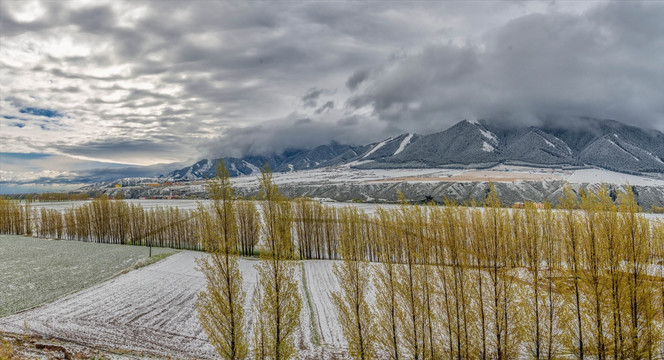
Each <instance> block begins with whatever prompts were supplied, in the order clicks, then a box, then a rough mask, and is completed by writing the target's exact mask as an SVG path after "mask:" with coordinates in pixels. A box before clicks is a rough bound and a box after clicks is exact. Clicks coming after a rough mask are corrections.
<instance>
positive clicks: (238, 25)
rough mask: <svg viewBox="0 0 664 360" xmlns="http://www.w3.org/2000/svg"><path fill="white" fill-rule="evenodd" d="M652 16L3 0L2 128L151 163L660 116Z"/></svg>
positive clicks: (560, 7) (91, 157)
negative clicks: (572, 120) (471, 122)
mask: <svg viewBox="0 0 664 360" xmlns="http://www.w3.org/2000/svg"><path fill="white" fill-rule="evenodd" d="M663 18H664V3H661V2H655V1H650V2H636V1H635V2H632V1H630V2H562V1H560V2H559V1H542V2H522V1H506V2H472V3H463V2H417V3H410V2H408V3H407V2H403V3H401V2H387V3H376V2H369V3H357V2H324V3H311V2H287V3H283V2H279V3H264V2H260V3H259V2H248V3H244V2H243V3H236V2H215V1H192V2H170V1H167V2H164V1H125V2H123V1H119V2H118V1H108V2H100V1H90V2H85V1H84V2H72V1H66V2H52V1H41V2H40V1H5V2H3V3H2V6H1V7H0V41H1V42H2V46H1V47H0V67H1V68H0V78H2V81H1V82H0V92H1V93H2V96H1V97H0V141H1V142H2V145H3V148H2V151H3V152H11V153H38V154H49V155H59V156H65V157H70V158H75V159H79V160H85V161H101V162H105V163H120V164H129V165H151V164H157V163H170V162H176V161H189V160H194V159H198V158H202V157H206V156H214V157H217V156H221V155H223V156H240V155H245V154H248V153H263V152H269V151H281V150H283V149H285V148H288V147H307V146H314V145H318V144H321V143H325V142H329V141H331V140H337V141H340V142H343V143H365V142H370V141H376V140H380V139H382V138H385V137H386V136H391V135H395V134H398V133H404V132H419V133H427V132H432V131H440V130H443V129H445V128H447V127H449V126H450V125H452V124H454V123H456V122H457V121H459V120H461V119H464V118H468V119H479V118H486V119H494V120H498V121H501V120H502V121H509V122H515V121H516V122H522V123H540V122H542V121H544V120H553V121H564V120H565V119H566V118H569V117H573V116H577V115H582V116H591V117H597V118H613V119H617V120H620V121H623V122H625V123H628V124H633V125H637V126H642V127H647V128H656V129H659V130H664V115H663V114H664V102H662V101H661V94H662V91H663V90H664V89H662V79H664V67H663V66H662V65H661V59H662V58H664V37H662V36H661V34H663V33H664V22H662V21H661V20H662V19H663ZM0 159H1V158H0ZM3 170H4V169H3ZM15 170H16V171H17V172H20V171H21V170H20V169H18V168H17V169H15ZM24 170H25V171H27V170H26V169H24ZM62 170H63V171H67V170H69V169H68V168H64V169H62ZM6 171H7V170H6ZM11 176H16V174H14V175H11Z"/></svg>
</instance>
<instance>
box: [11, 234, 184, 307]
mask: <svg viewBox="0 0 664 360" xmlns="http://www.w3.org/2000/svg"><path fill="white" fill-rule="evenodd" d="M173 251H174V250H172V249H161V248H153V249H152V253H153V254H155V255H156V254H161V253H167V252H173ZM147 256H148V248H146V247H141V246H126V245H111V244H95V243H86V242H80V241H65V240H46V239H36V238H31V237H25V236H15V235H0V316H4V315H7V314H12V313H15V312H17V311H20V310H23V309H28V308H31V307H33V306H37V305H40V304H43V303H46V302H48V301H52V300H54V299H56V298H58V297H60V296H62V295H65V294H69V293H71V292H74V291H78V290H81V289H84V288H87V287H89V286H92V285H94V284H96V283H99V282H101V281H104V280H107V279H109V278H110V277H112V276H114V275H116V274H118V273H119V272H121V271H123V270H125V269H127V268H130V267H132V266H133V265H134V264H135V263H136V262H137V261H138V260H139V259H144V258H146V257H147Z"/></svg>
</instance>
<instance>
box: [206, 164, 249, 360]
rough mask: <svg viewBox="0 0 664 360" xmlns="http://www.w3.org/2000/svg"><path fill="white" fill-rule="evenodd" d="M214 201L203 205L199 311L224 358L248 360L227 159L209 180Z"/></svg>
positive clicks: (211, 196) (209, 336)
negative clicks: (203, 286)
mask: <svg viewBox="0 0 664 360" xmlns="http://www.w3.org/2000/svg"><path fill="white" fill-rule="evenodd" d="M207 190H208V193H209V195H210V198H211V200H212V204H211V205H210V206H209V207H206V206H204V205H203V204H200V205H199V209H198V213H199V218H200V221H201V229H200V234H199V237H200V239H201V242H202V243H203V244H204V248H205V250H206V251H207V252H209V253H210V254H209V256H207V257H201V258H199V259H197V263H198V265H199V268H200V270H201V271H202V272H203V275H204V276H205V280H206V289H205V290H204V291H202V292H201V293H200V294H199V296H198V301H197V303H196V309H197V310H198V315H199V316H198V317H199V319H200V322H201V326H202V327H203V330H204V331H205V333H206V334H207V335H208V338H209V339H210V342H211V343H212V345H213V346H214V347H215V350H216V351H217V353H218V354H219V355H220V356H221V357H222V358H223V359H233V360H236V359H238V360H239V359H245V358H246V357H247V338H246V335H245V331H244V308H243V304H244V300H245V297H246V294H245V291H244V290H243V289H242V275H241V274H240V267H239V262H238V257H237V225H236V222H235V216H234V213H233V203H234V201H235V192H234V190H233V188H232V186H231V183H230V179H229V176H228V170H226V167H225V166H224V163H223V160H222V161H221V162H220V163H219V165H217V173H216V177H215V179H214V180H208V182H207Z"/></svg>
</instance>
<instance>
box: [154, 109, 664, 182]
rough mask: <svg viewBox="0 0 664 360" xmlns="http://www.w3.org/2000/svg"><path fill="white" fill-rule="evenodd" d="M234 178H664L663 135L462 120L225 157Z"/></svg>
mask: <svg viewBox="0 0 664 360" xmlns="http://www.w3.org/2000/svg"><path fill="white" fill-rule="evenodd" d="M223 160H224V163H225V165H226V167H227V168H228V171H229V174H230V175H231V176H240V175H249V174H257V173H259V172H260V168H261V167H263V166H264V164H268V165H269V166H270V168H271V169H272V171H275V172H288V171H296V170H305V169H315V168H321V167H330V166H350V167H354V168H429V167H430V168H436V167H468V168H471V167H475V168H482V167H490V166H494V165H497V164H509V165H526V166H537V167H599V168H604V169H608V170H613V171H617V172H626V173H634V174H645V173H664V134H663V133H662V132H660V131H657V130H649V129H642V128H638V127H635V126H630V125H626V124H623V123H621V122H618V121H615V120H600V119H594V118H578V119H575V120H574V121H571V122H570V121H567V122H565V124H564V125H562V124H558V123H555V122H553V121H550V122H544V123H543V124H542V125H539V126H520V125H506V124H505V123H504V122H496V121H484V120H480V121H467V120H463V121H460V122H458V123H457V124H455V125H454V126H452V127H450V128H449V129H447V130H444V131H440V132H436V133H432V134H428V135H418V134H412V133H408V134H401V135H399V136H395V137H391V138H388V139H385V140H383V141H380V142H376V143H372V144H368V145H344V144H340V143H337V142H332V143H330V144H327V145H320V146H317V147H315V148H313V149H289V150H286V151H284V152H283V153H281V154H271V155H264V156H257V155H254V156H245V157H242V158H235V157H224V158H223ZM218 163H219V158H217V159H203V160H201V161H199V162H197V163H195V164H193V165H191V166H187V167H184V168H182V169H179V170H175V171H172V172H170V173H168V174H165V175H160V179H162V180H164V181H191V180H200V179H205V178H208V177H213V176H214V174H215V169H216V164H218Z"/></svg>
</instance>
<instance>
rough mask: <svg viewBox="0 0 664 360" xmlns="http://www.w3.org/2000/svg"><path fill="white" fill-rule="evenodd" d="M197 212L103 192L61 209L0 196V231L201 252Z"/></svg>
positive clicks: (59, 238)
mask: <svg viewBox="0 0 664 360" xmlns="http://www.w3.org/2000/svg"><path fill="white" fill-rule="evenodd" d="M198 227H199V221H198V217H197V213H196V212H194V211H190V210H181V209H178V208H173V207H157V208H153V209H144V208H143V206H141V205H140V204H130V203H127V202H126V201H122V200H111V199H108V198H107V197H106V196H102V197H100V198H97V199H94V200H92V201H91V202H88V203H85V204H83V205H80V206H78V207H71V208H65V209H64V210H57V209H49V208H45V207H44V208H39V209H33V208H32V207H31V206H30V204H21V203H18V202H16V201H12V200H5V199H0V233H4V234H15V235H24V234H25V235H31V236H37V237H45V238H51V239H57V240H61V239H62V240H77V241H86V242H96V243H106V244H122V245H150V246H158V247H171V248H175V249H189V250H200V249H202V244H201V243H200V242H199V239H198V232H197V228H198Z"/></svg>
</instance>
